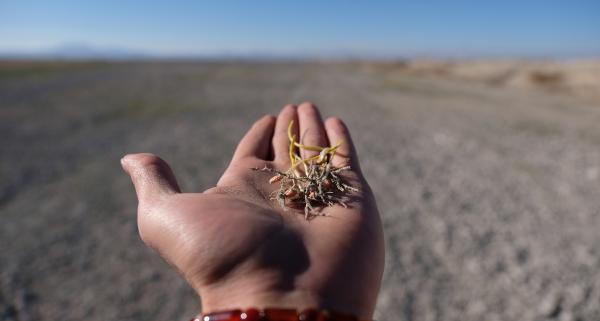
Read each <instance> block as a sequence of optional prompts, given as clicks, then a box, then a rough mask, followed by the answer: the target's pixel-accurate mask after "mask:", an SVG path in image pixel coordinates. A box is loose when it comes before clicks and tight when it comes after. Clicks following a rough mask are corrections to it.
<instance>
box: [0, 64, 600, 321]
mask: <svg viewBox="0 0 600 321" xmlns="http://www.w3.org/2000/svg"><path fill="white" fill-rule="evenodd" d="M2 68H3V69H0V146H1V153H0V178H1V179H0V215H1V219H2V224H1V225H0V319H1V320H35V319H41V318H43V319H45V320H83V319H85V320H186V318H189V316H190V315H192V314H193V313H195V312H196V310H197V301H196V298H195V297H194V295H193V293H192V292H191V290H190V289H189V288H187V286H186V285H185V284H184V282H183V281H181V280H180V278H179V277H178V276H177V275H176V274H175V273H174V272H172V271H171V270H170V269H169V268H168V267H167V266H166V265H165V264H164V263H162V262H161V260H160V259H159V258H157V257H156V256H155V255H154V254H153V253H152V252H151V251H149V250H147V249H146V248H145V247H144V246H143V245H142V243H141V241H140V240H139V239H138V237H137V234H136V233H137V231H136V225H135V205H136V204H135V201H134V194H133V190H132V188H131V186H130V183H129V181H128V180H127V177H125V175H123V174H122V173H121V170H120V168H119V162H118V160H119V158H120V157H121V156H122V155H123V154H125V153H126V152H135V151H151V152H154V153H156V154H159V155H161V156H163V157H164V158H165V159H167V160H168V161H169V162H170V163H171V165H172V166H173V168H174V170H175V172H176V174H177V176H178V178H179V180H180V184H181V185H182V188H183V189H184V190H186V191H201V190H203V189H205V188H208V187H210V186H211V184H214V182H215V181H216V179H217V178H218V176H219V174H220V173H221V172H222V170H223V169H224V168H225V166H226V165H227V161H228V158H229V157H230V156H231V153H232V150H233V147H234V146H235V143H236V142H237V140H238V139H239V137H240V136H241V135H242V133H243V132H244V131H245V130H246V128H247V127H248V126H249V125H250V123H251V121H252V120H253V119H255V118H257V117H259V116H260V115H262V114H264V113H275V112H276V111H277V110H278V109H279V108H280V107H281V106H283V105H284V104H285V103H288V102H300V101H303V100H311V101H314V102H316V103H317V104H318V105H320V106H321V108H322V110H323V113H324V114H325V115H326V116H328V115H338V116H341V117H343V118H344V119H346V120H347V122H348V124H349V126H350V128H351V130H352V132H353V134H354V136H355V140H356V143H357V147H358V150H359V153H360V156H361V161H362V166H363V170H364V171H365V174H366V175H367V178H368V179H369V181H370V182H371V185H372V187H373V189H374V191H375V192H376V195H377V198H378V201H379V207H380V210H381V212H382V215H383V217H384V224H385V232H386V241H387V246H388V252H387V254H388V256H387V266H386V276H385V282H384V285H383V288H382V291H381V296H380V301H379V308H378V311H377V314H376V317H377V319H378V320H484V319H485V320H545V319H549V320H553V319H556V320H598V319H600V304H599V303H598V302H600V246H599V245H598V244H600V213H599V211H600V197H599V196H598V194H599V193H598V183H599V180H600V149H599V147H600V128H599V127H598V126H597V124H598V121H599V120H600V104H598V103H593V102H586V101H582V100H576V99H574V98H569V97H561V96H553V95H549V94H545V93H541V92H525V91H517V90H513V89H499V88H490V87H487V86H483V85H477V84H473V83H468V84H461V83H456V82H450V81H448V80H445V81H444V80H440V79H435V78H423V77H418V78H417V77H415V76H410V75H406V74H402V73H400V72H397V71H394V70H393V69H390V70H385V69H384V70H377V69H372V68H368V67H365V66H361V65H331V64H227V63H221V64H199V63H197V64H192V63H176V64H175V63H140V64H133V63H128V64H83V65H58V67H57V66H55V67H53V68H45V67H44V68H42V67H40V66H38V65H33V66H29V67H28V69H23V68H21V69H17V71H15V70H11V71H10V72H8V71H7V70H6V66H2Z"/></svg>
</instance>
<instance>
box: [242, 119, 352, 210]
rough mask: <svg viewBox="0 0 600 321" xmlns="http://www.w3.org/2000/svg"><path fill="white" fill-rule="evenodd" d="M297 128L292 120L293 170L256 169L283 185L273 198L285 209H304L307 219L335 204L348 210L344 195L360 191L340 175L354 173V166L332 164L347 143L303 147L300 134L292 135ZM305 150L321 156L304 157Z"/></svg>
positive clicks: (291, 162)
mask: <svg viewBox="0 0 600 321" xmlns="http://www.w3.org/2000/svg"><path fill="white" fill-rule="evenodd" d="M293 125H294V122H293V121H291V122H290V124H289V126H288V139H289V158H290V164H291V166H290V168H288V169H287V170H286V171H285V172H282V171H278V170H276V169H273V168H269V167H267V166H265V167H264V168H252V169H253V170H256V171H263V172H270V173H274V174H275V176H272V177H271V178H270V179H269V183H270V184H275V183H279V189H278V190H276V191H275V192H273V194H272V199H274V200H276V201H277V202H278V203H279V206H281V208H283V209H284V210H287V207H297V206H298V205H300V206H304V218H305V219H307V220H308V219H310V218H313V217H315V216H322V215H323V214H321V213H319V212H317V211H316V210H315V208H316V207H320V206H335V205H341V206H343V207H348V205H347V204H346V202H345V201H344V200H345V198H344V194H343V193H347V192H348V191H354V192H358V189H357V188H355V187H353V186H350V185H348V184H346V183H344V181H343V180H342V178H341V177H340V173H341V172H343V171H348V170H350V166H344V167H340V168H335V167H334V166H333V165H332V164H331V161H332V160H333V158H334V157H335V153H336V150H337V149H338V148H339V147H340V146H341V145H342V144H343V142H339V143H338V144H337V145H335V146H331V147H321V146H309V145H304V144H301V143H299V142H298V141H296V135H293V134H292V128H293V127H292V126H293ZM301 149H304V150H310V151H315V152H318V154H317V155H314V156H311V157H307V158H302V157H301V156H300V150H301Z"/></svg>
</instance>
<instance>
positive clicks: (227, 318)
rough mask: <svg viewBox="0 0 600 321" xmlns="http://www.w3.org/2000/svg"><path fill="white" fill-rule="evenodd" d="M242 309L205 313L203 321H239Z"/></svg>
mask: <svg viewBox="0 0 600 321" xmlns="http://www.w3.org/2000/svg"><path fill="white" fill-rule="evenodd" d="M241 312H242V311H240V310H230V311H220V312H214V313H209V314H206V315H204V317H202V321H239V320H240V314H241Z"/></svg>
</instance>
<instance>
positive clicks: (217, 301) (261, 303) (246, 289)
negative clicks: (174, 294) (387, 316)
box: [199, 282, 373, 320]
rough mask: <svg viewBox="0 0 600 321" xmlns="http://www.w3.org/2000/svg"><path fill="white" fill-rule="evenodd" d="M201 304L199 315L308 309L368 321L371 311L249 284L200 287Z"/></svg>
mask: <svg viewBox="0 0 600 321" xmlns="http://www.w3.org/2000/svg"><path fill="white" fill-rule="evenodd" d="M199 294H200V297H201V301H202V309H201V310H202V313H204V314H207V313H213V312H218V311H227V310H236V309H242V310H243V309H248V308H254V309H268V308H273V307H277V308H281V309H293V310H296V311H304V310H307V309H317V310H328V311H336V312H338V313H343V314H348V315H353V316H356V317H357V318H359V319H361V320H363V319H365V320H366V319H370V318H371V317H372V315H373V309H372V307H369V306H366V305H363V304H361V303H362V302H361V303H359V302H344V301H340V300H339V299H337V298H336V297H327V296H325V295H323V294H322V293H320V292H319V291H315V290H306V289H301V288H294V289H266V288H263V287H260V286H257V285H255V284H249V283H248V282H243V283H236V282H231V283H229V282H228V283H227V284H219V285H215V286H210V287H203V288H202V290H201V291H199Z"/></svg>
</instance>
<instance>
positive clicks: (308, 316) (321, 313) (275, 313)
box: [191, 308, 367, 321]
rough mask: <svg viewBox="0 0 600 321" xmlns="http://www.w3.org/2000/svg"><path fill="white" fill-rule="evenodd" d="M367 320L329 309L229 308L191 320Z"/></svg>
mask: <svg viewBox="0 0 600 321" xmlns="http://www.w3.org/2000/svg"><path fill="white" fill-rule="evenodd" d="M242 320H245V321H367V320H359V319H358V318H357V317H355V316H351V315H348V314H342V313H337V312H332V311H327V310H316V309H306V310H303V311H301V312H298V311H297V310H295V309H274V308H268V309H263V310H258V309H253V308H251V309H248V310H245V311H242V310H228V311H219V312H213V313H207V314H203V315H202V317H199V318H194V319H192V320H191V321H242Z"/></svg>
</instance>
